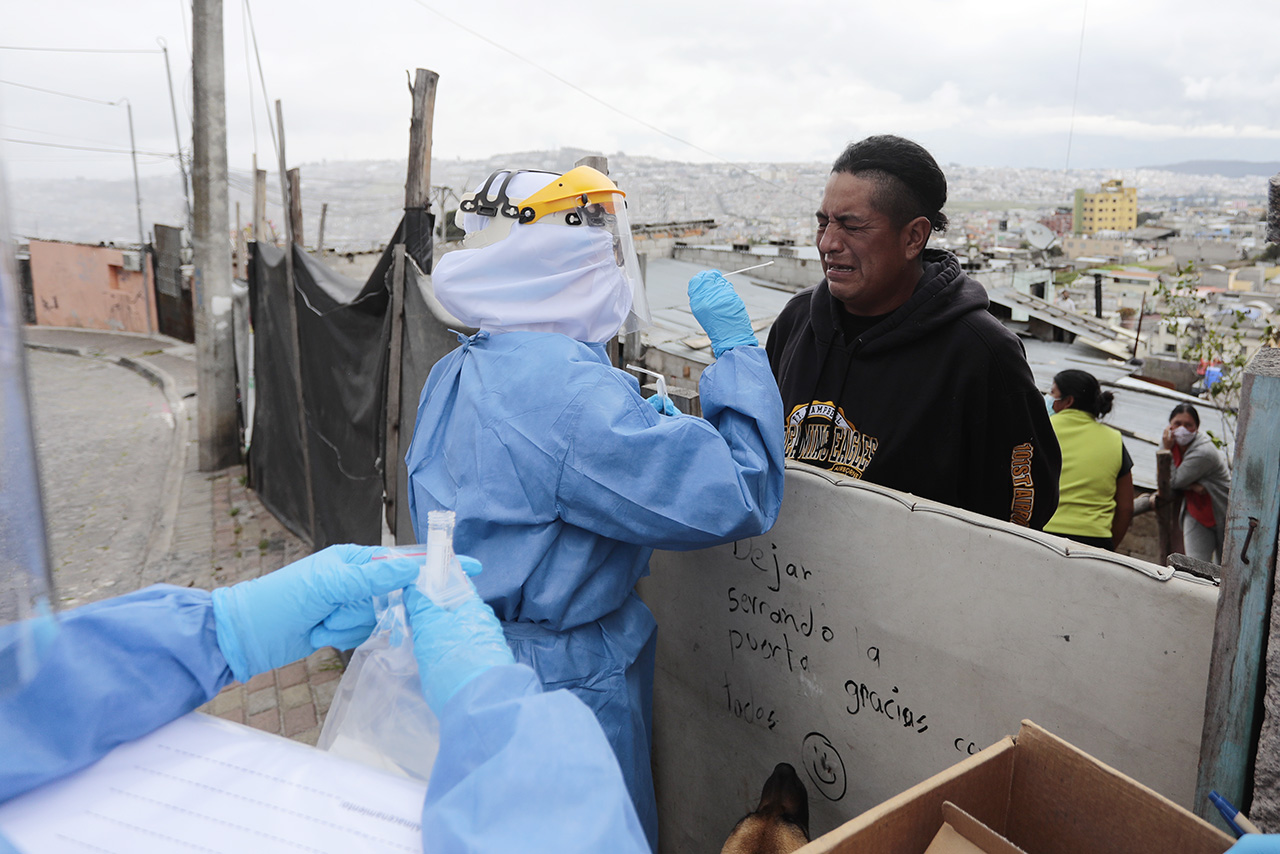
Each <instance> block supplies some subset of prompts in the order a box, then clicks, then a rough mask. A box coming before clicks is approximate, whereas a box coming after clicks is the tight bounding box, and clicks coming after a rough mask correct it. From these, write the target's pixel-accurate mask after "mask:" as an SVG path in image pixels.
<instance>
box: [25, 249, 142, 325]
mask: <svg viewBox="0 0 1280 854" xmlns="http://www.w3.org/2000/svg"><path fill="white" fill-rule="evenodd" d="M30 246H31V290H32V294H33V295H34V297H35V303H36V324H37V325H40V326H74V327H78V328H81V329H107V330H111V331H114V332H151V331H154V330H155V329H156V328H157V325H156V309H155V295H154V291H153V288H154V282H155V273H154V271H153V270H152V269H151V261H150V256H147V275H146V285H147V289H148V290H151V291H152V292H151V294H150V295H148V294H147V293H146V292H144V290H143V274H142V273H138V272H133V271H130V270H126V269H124V266H123V265H124V250H121V249H113V248H109V247H106V246H86V245H83V244H79V243H53V242H49V241H44V240H32V241H31V244H30Z"/></svg>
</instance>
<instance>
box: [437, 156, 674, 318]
mask: <svg viewBox="0 0 1280 854" xmlns="http://www.w3.org/2000/svg"><path fill="white" fill-rule="evenodd" d="M533 188H540V189H536V190H534V189H533ZM454 221H455V223H456V224H457V225H458V226H459V227H460V228H462V229H463V230H464V231H466V232H467V236H466V238H465V239H464V240H463V241H462V246H463V248H464V249H480V248H483V247H485V246H491V245H493V244H495V243H497V242H499V241H502V240H506V239H507V238H508V237H510V236H511V234H512V232H513V230H515V229H520V228H523V227H525V226H530V225H534V224H543V225H553V226H557V227H561V228H571V229H590V230H593V232H597V233H599V234H601V235H602V236H607V240H608V242H609V244H611V245H612V252H613V262H614V264H616V266H617V272H618V273H619V274H620V275H621V276H622V277H623V278H624V279H625V281H626V283H627V285H628V287H629V288H630V292H631V310H630V313H629V314H628V316H627V318H626V320H625V321H623V324H622V327H621V328H620V329H619V330H618V334H626V333H628V332H638V331H639V330H641V329H644V328H645V327H647V326H648V325H649V324H650V323H651V318H650V315H649V301H648V298H647V297H646V295H645V288H644V281H643V279H642V278H641V275H640V262H639V260H638V259H637V258H636V249H635V244H634V243H633V242H632V239H631V221H630V219H629V218H628V216H627V203H626V194H625V193H623V192H622V191H621V190H619V189H618V188H617V187H616V186H615V185H614V183H613V182H612V181H610V180H609V178H608V177H606V176H605V175H604V174H603V173H601V172H599V171H597V170H595V169H592V168H591V167H589V166H578V167H576V168H574V169H572V170H570V171H568V172H566V173H564V174H563V175H557V174H556V173H554V172H536V171H507V170H503V171H499V172H495V173H493V174H492V175H490V176H489V178H488V180H486V181H485V183H484V184H483V185H482V186H481V187H480V188H479V189H478V190H476V192H474V193H469V194H468V195H466V196H464V197H463V198H462V200H461V203H460V204H459V206H458V211H457V213H456V214H455V215H454Z"/></svg>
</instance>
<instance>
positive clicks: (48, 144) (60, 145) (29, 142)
mask: <svg viewBox="0 0 1280 854" xmlns="http://www.w3.org/2000/svg"><path fill="white" fill-rule="evenodd" d="M0 142H12V143H16V144H17V145H39V146H41V147H42V148H68V149H71V150H72V151H98V152H102V153H104V154H134V153H135V152H133V151H130V150H129V149H127V148H97V147H93V146H88V145H67V144H65V143H61V142H39V141H37V140H34V139H13V138H11V137H7V136H6V137H0ZM136 153H137V154H143V155H146V156H147V157H163V158H165V159H173V158H175V157H178V156H179V155H177V154H165V153H164V152H162V151H139V152H136Z"/></svg>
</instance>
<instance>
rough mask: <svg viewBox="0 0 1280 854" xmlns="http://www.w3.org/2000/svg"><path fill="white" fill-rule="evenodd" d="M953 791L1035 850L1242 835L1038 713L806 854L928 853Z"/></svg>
mask: <svg viewBox="0 0 1280 854" xmlns="http://www.w3.org/2000/svg"><path fill="white" fill-rule="evenodd" d="M945 801H951V802H952V803H953V804H955V805H956V806H958V807H959V808H960V809H961V810H963V811H964V812H966V813H968V814H969V815H970V816H972V817H973V818H975V819H977V821H979V822H981V823H982V824H985V825H986V826H987V827H989V828H991V829H992V830H994V831H996V832H997V833H999V834H1001V835H1003V837H1004V838H1005V839H1007V840H1008V841H1009V842H1010V843H1012V844H1013V845H1016V846H1017V847H1018V848H1021V849H1022V850H1024V851H1026V852H1029V854H1079V852H1101V851H1106V852H1116V854H1222V852H1224V851H1226V850H1227V849H1228V848H1230V847H1231V845H1232V843H1233V842H1234V841H1235V840H1233V839H1232V838H1231V837H1230V836H1228V835H1227V834H1225V833H1223V832H1221V831H1219V830H1217V829H1216V828H1214V827H1213V826H1212V825H1210V824H1209V823H1208V822H1206V821H1204V820H1202V819H1200V818H1199V817H1197V816H1195V815H1193V814H1192V813H1190V812H1188V811H1187V810H1185V809H1183V808H1182V807H1180V806H1178V805H1177V804H1175V803H1173V802H1172V801H1170V800H1169V799H1168V798H1165V797H1163V796H1161V795H1159V794H1156V793H1155V792H1153V791H1152V790H1150V789H1148V788H1147V787H1146V786H1143V785H1142V784H1140V783H1138V782H1136V781H1134V780H1132V779H1130V778H1129V777H1127V776H1125V775H1124V774H1121V773H1120V772H1119V771H1117V770H1115V769H1114V768H1111V767H1109V766H1107V765H1104V764H1102V763H1101V762H1099V761H1098V760H1096V759H1094V758H1093V757H1092V756H1089V755H1088V754H1087V753H1084V752H1083V751H1080V750H1077V749H1076V748H1074V747H1072V746H1071V745H1070V744H1068V743H1067V742H1065V741H1063V740H1062V739H1060V738H1058V737H1056V736H1054V735H1052V734H1050V733H1048V732H1046V731H1045V730H1043V729H1041V728H1040V727H1038V726H1036V725H1035V724H1033V723H1031V722H1030V721H1023V722H1022V729H1021V730H1020V731H1019V732H1018V735H1017V737H1016V738H1004V739H1002V740H1000V741H998V742H997V743H995V744H993V745H992V746H991V747H988V748H987V749H986V750H984V751H982V752H981V753H978V754H976V755H974V756H970V757H969V758H967V759H965V760H963V761H962V762H959V763H957V764H956V765H953V766H952V767H950V768H948V769H947V770H945V771H943V772H941V773H939V774H936V775H934V776H933V777H930V778H929V779H928V780H925V781H924V782H923V783H920V784H918V785H916V786H913V787H912V788H910V789H908V790H907V791H905V792H903V793H902V794H900V795H898V796H897V797H894V798H890V799H889V800H887V801H885V802H884V803H882V804H880V805H879V806H877V807H873V808H872V809H870V810H868V811H867V812H865V813H863V814H862V815H860V816H858V817H857V818H855V819H852V820H851V821H849V822H846V823H845V824H843V825H841V826H840V827H838V828H836V829H835V830H833V831H831V832H830V833H828V834H826V835H824V836H821V837H819V838H818V839H815V840H813V841H812V842H810V843H809V844H808V845H806V846H805V847H804V848H802V849H800V852H798V854H867V852H880V851H885V852H894V854H924V851H925V850H926V849H927V848H928V847H929V843H930V842H931V841H932V840H933V838H934V837H935V836H936V835H937V834H938V831H939V830H940V829H941V828H942V825H943V810H942V805H943V803H944V802H945Z"/></svg>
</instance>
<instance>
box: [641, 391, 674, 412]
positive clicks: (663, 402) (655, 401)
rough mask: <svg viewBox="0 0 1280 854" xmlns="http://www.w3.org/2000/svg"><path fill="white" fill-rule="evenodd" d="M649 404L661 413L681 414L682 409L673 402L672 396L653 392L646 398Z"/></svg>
mask: <svg viewBox="0 0 1280 854" xmlns="http://www.w3.org/2000/svg"><path fill="white" fill-rule="evenodd" d="M646 399H647V400H648V401H649V405H650V406H652V407H653V408H654V409H656V410H658V414H659V415H679V414H680V410H679V409H676V405H675V404H674V403H672V402H671V398H669V397H667V396H666V395H665V394H653V395H650V396H649V397H648V398H646Z"/></svg>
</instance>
